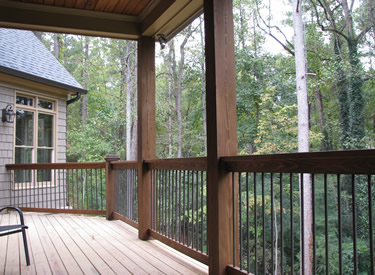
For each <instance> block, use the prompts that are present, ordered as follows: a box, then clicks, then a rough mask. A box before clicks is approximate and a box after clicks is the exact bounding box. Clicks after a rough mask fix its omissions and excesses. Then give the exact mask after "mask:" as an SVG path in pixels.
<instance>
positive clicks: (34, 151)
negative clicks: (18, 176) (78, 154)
mask: <svg viewBox="0 0 375 275" xmlns="http://www.w3.org/2000/svg"><path fill="white" fill-rule="evenodd" d="M17 96H24V97H28V98H32V99H33V104H32V106H29V105H23V104H17V103H16V102H17ZM39 100H44V101H48V102H51V103H52V109H47V108H42V107H39V106H38V101H39ZM57 104H58V100H57V99H54V98H52V97H48V96H45V95H39V94H36V93H35V94H34V93H31V92H22V91H17V90H16V91H15V96H14V106H15V108H14V112H15V114H17V110H24V111H28V112H32V113H33V133H32V137H33V141H32V145H31V146H30V145H17V144H16V130H17V126H16V123H17V119H15V122H14V136H13V163H15V162H16V148H30V149H31V162H30V163H38V150H39V149H47V150H52V151H51V162H50V163H54V162H56V158H57V151H56V150H57V127H58V126H57V121H58V118H57V116H58V110H57V106H58V105H57ZM39 114H46V115H51V116H52V124H53V125H52V128H53V129H52V147H47V146H39V144H38V143H39V142H38V135H39ZM30 175H31V176H30V181H25V182H19V183H16V182H15V178H14V174H13V187H14V189H15V190H18V189H29V188H44V187H51V186H52V183H53V182H54V179H53V178H54V172H53V171H51V180H50V181H38V180H37V176H36V175H35V171H33V170H30Z"/></svg>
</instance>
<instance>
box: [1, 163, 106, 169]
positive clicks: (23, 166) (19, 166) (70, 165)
mask: <svg viewBox="0 0 375 275" xmlns="http://www.w3.org/2000/svg"><path fill="white" fill-rule="evenodd" d="M5 167H6V169H7V170H47V169H99V168H105V162H66V163H23V164H6V165H5Z"/></svg>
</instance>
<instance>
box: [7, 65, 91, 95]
mask: <svg viewBox="0 0 375 275" xmlns="http://www.w3.org/2000/svg"><path fill="white" fill-rule="evenodd" d="M0 73H4V74H7V75H11V76H14V77H18V78H22V79H26V80H30V81H33V82H37V83H40V84H43V85H47V86H51V87H55V88H58V89H62V90H66V91H69V92H70V93H73V94H76V93H81V94H87V90H85V89H80V88H77V87H73V86H69V85H66V84H62V83H59V82H56V81H52V80H49V79H45V78H41V77H38V76H35V75H31V74H27V73H24V72H20V71H17V70H13V69H9V68H6V67H4V66H0Z"/></svg>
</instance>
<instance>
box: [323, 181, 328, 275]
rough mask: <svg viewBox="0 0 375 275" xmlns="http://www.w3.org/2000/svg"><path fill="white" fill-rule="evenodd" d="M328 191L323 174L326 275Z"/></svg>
mask: <svg viewBox="0 0 375 275" xmlns="http://www.w3.org/2000/svg"><path fill="white" fill-rule="evenodd" d="M327 193H328V190H327V174H324V221H325V249H326V255H325V256H326V274H327V275H328V194H327Z"/></svg>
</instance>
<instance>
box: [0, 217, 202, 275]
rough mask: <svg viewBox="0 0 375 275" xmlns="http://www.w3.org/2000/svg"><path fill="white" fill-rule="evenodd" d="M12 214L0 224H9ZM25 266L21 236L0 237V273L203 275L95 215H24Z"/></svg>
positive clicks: (127, 228) (129, 229) (124, 227)
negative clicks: (27, 262)
mask: <svg viewBox="0 0 375 275" xmlns="http://www.w3.org/2000/svg"><path fill="white" fill-rule="evenodd" d="M16 218H17V214H16V213H14V212H11V213H5V214H2V215H0V224H1V225H6V224H11V223H15V222H16ZM24 218H25V223H26V224H27V225H28V226H29V229H28V230H27V238H28V244H29V253H30V262H31V265H30V266H26V261H25V255H24V250H23V242H22V234H13V235H10V236H5V237H1V238H0V251H5V253H0V274H207V273H208V272H207V266H205V265H203V264H201V263H199V262H197V261H195V260H193V259H191V258H189V257H187V256H185V255H183V254H181V253H179V252H177V251H175V250H173V249H172V248H169V247H167V246H165V245H163V244H162V243H160V242H158V241H156V240H150V241H141V240H139V239H138V237H137V236H138V235H137V231H136V229H134V228H133V227H131V226H129V225H127V224H125V223H123V222H121V221H107V220H105V218H103V217H99V216H83V215H73V214H46V213H31V212H25V213H24Z"/></svg>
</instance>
